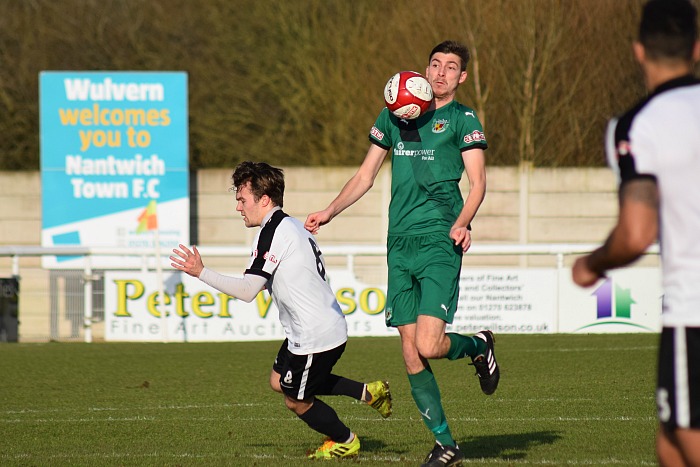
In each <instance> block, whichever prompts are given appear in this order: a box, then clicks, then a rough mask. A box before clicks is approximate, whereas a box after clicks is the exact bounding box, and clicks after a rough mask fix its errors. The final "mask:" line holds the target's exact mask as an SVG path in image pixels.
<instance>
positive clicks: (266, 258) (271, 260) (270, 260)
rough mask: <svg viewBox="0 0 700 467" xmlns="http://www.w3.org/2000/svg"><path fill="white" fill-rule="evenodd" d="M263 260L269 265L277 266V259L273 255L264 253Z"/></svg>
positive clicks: (267, 252)
mask: <svg viewBox="0 0 700 467" xmlns="http://www.w3.org/2000/svg"><path fill="white" fill-rule="evenodd" d="M263 259H264V260H267V261H269V262H271V263H275V264H277V257H276V256H275V255H273V254H270V252H269V251H266V252H265V254H264V255H263Z"/></svg>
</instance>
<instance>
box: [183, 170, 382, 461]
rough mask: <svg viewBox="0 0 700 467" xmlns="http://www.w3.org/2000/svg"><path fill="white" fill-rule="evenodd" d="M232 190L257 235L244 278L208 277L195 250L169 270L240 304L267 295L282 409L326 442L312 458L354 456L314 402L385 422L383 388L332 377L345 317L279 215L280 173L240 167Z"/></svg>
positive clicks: (354, 444)
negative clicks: (354, 404)
mask: <svg viewBox="0 0 700 467" xmlns="http://www.w3.org/2000/svg"><path fill="white" fill-rule="evenodd" d="M233 187H234V188H235V191H236V201H237V205H236V210H237V211H238V212H240V213H241V215H242V216H243V220H244V222H245V225H246V227H258V226H259V227H260V230H259V231H258V233H257V235H256V236H255V240H254V242H253V250H252V254H251V259H250V263H249V266H248V268H247V269H246V270H245V273H244V275H243V277H242V278H237V277H231V276H225V275H222V274H219V273H217V272H215V271H212V270H211V269H207V268H206V267H204V264H203V263H202V258H201V256H200V255H199V252H198V251H197V248H196V247H193V248H192V249H191V250H190V249H189V248H187V247H186V246H184V245H180V249H179V250H178V249H175V250H173V253H174V254H175V256H171V257H170V259H171V260H172V266H173V267H174V268H176V269H179V270H181V271H184V272H186V273H187V274H189V275H191V276H194V277H198V278H199V279H200V280H201V281H202V282H205V283H206V284H208V285H210V286H212V287H214V288H215V289H217V290H219V291H221V292H223V293H226V294H228V295H231V296H234V297H236V298H238V299H241V300H244V301H246V302H250V301H252V300H253V299H254V298H255V296H256V295H257V294H258V293H259V292H260V291H261V290H262V289H263V288H266V289H267V290H268V291H269V292H270V295H271V296H272V300H273V301H274V303H275V305H276V306H277V309H278V310H279V319H280V322H281V323H282V327H283V328H284V332H285V336H286V339H285V341H284V342H283V343H282V346H281V347H280V349H279V352H278V354H277V357H276V358H275V362H274V364H273V366H272V372H271V374H270V385H271V387H272V389H273V390H275V391H277V392H280V393H283V394H284V398H285V404H286V406H287V408H289V409H290V410H291V411H292V412H294V413H295V414H296V415H297V416H298V417H299V418H300V419H301V420H303V421H304V422H305V423H306V424H307V425H308V426H309V427H310V428H312V429H314V430H316V431H318V432H319V433H322V434H324V435H326V436H327V437H328V440H326V441H325V442H324V443H323V444H322V445H321V447H319V448H318V449H316V450H315V451H314V452H312V453H311V454H310V455H309V457H310V458H314V459H319V458H320V459H328V458H333V457H351V456H356V455H357V454H358V452H359V450H360V440H359V438H358V437H357V435H355V434H354V433H353V432H351V431H350V429H349V428H348V427H347V426H346V425H345V424H344V423H343V422H341V421H340V419H339V418H338V415H337V414H336V412H335V410H333V409H332V408H331V407H330V406H328V405H327V404H325V403H324V402H323V401H321V400H320V399H318V398H317V397H316V396H322V395H345V396H349V397H353V398H355V399H357V400H361V401H364V402H366V403H368V404H369V405H370V406H372V407H373V408H374V409H376V410H377V411H378V412H379V413H380V414H381V415H382V416H383V417H385V418H386V417H388V416H389V415H391V394H390V392H389V385H388V383H387V382H385V381H374V382H371V383H367V384H365V383H360V382H357V381H353V380H350V379H347V378H344V377H342V376H337V375H335V374H333V373H332V369H333V366H334V365H335V363H336V362H337V361H338V359H339V358H340V356H341V355H342V354H343V351H344V350H345V345H346V343H347V339H348V330H347V324H346V322H345V315H344V314H343V312H342V310H341V309H340V305H339V304H338V302H337V301H336V299H335V294H334V293H333V291H332V289H331V288H330V286H329V284H328V282H327V278H326V268H325V263H324V260H323V255H322V254H321V250H320V249H319V247H318V245H317V244H316V241H315V240H314V238H313V236H312V235H311V234H310V233H309V232H308V231H307V230H306V229H305V228H304V225H303V224H302V223H301V222H300V221H298V220H297V219H295V218H293V217H290V216H288V215H287V214H285V213H284V211H282V205H283V200H284V175H283V172H282V170H281V169H278V168H275V167H271V166H270V165H268V164H265V163H263V162H257V163H256V162H243V163H241V164H240V165H239V166H238V167H236V170H235V171H234V173H233Z"/></svg>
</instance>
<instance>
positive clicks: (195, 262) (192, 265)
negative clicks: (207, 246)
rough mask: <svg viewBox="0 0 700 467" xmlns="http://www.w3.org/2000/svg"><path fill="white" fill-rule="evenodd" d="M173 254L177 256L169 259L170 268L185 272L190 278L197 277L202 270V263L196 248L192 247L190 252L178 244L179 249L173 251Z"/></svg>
mask: <svg viewBox="0 0 700 467" xmlns="http://www.w3.org/2000/svg"><path fill="white" fill-rule="evenodd" d="M173 253H175V254H176V255H177V256H171V257H170V261H172V263H170V265H171V266H172V267H174V268H175V269H179V270H180V271H183V272H186V273H187V274H189V275H190V276H192V277H199V274H200V273H201V272H202V269H204V263H202V257H201V256H200V254H199V251H198V250H197V247H196V246H193V247H192V250H190V249H189V248H187V247H186V246H185V245H183V244H180V249H179V250H178V249H173Z"/></svg>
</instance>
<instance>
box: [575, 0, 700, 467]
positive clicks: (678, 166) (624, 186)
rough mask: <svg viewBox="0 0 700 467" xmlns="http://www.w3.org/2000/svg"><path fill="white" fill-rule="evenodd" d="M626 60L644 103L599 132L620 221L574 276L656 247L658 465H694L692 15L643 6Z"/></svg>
mask: <svg viewBox="0 0 700 467" xmlns="http://www.w3.org/2000/svg"><path fill="white" fill-rule="evenodd" d="M632 49H633V53H634V56H635V58H636V59H637V61H638V62H639V64H640V66H641V68H642V72H643V75H644V82H645V85H646V88H647V90H648V93H649V94H648V96H647V97H646V98H644V99H643V100H642V101H641V102H639V103H638V104H637V105H635V106H634V107H632V108H631V109H630V110H629V111H627V112H626V113H625V114H623V115H622V116H621V117H619V118H615V119H612V120H611V122H610V124H609V125H608V132H607V144H606V148H607V154H608V159H609V162H610V165H611V167H612V168H613V169H614V170H615V171H616V172H617V174H618V177H619V181H620V186H619V206H620V207H619V214H618V220H617V223H616V225H615V227H614V228H613V229H612V231H611V232H610V234H609V236H608V237H607V239H606V241H605V243H604V244H603V245H602V246H601V247H599V248H597V249H596V250H594V251H593V252H591V253H590V254H588V255H585V256H583V257H581V258H578V259H577V260H576V261H575V262H574V265H573V268H572V277H573V280H574V282H575V283H576V284H578V285H580V286H583V287H589V286H592V285H594V284H595V283H596V282H597V281H598V280H599V279H601V278H604V277H605V274H606V271H608V270H610V269H613V268H617V267H622V266H625V265H628V264H630V263H632V262H633V261H635V260H636V259H637V258H639V257H640V256H641V255H643V254H644V252H645V251H646V250H647V248H648V247H649V246H650V245H651V244H652V243H653V242H654V241H655V240H656V238H657V237H659V238H660V241H661V270H662V276H663V279H662V285H663V289H664V297H663V313H662V315H661V324H662V331H661V341H660V344H659V359H658V370H657V386H656V402H657V409H658V413H657V415H658V419H659V429H658V432H657V436H656V453H657V456H658V460H659V463H660V464H661V465H662V466H700V288H699V287H698V284H699V283H700V242H699V241H698V238H699V237H700V183H699V182H698V175H700V137H699V135H700V132H699V131H698V129H699V128H700V113H699V112H698V109H700V80H698V79H697V78H696V77H694V76H693V71H694V65H695V64H696V63H697V62H698V60H700V42H698V29H697V11H696V9H695V7H694V6H693V5H692V4H691V3H690V2H689V1H687V0H652V1H650V2H648V3H646V4H645V6H644V8H643V12H642V18H641V21H640V24H639V35H638V38H637V40H636V41H635V42H634V44H633V46H632Z"/></svg>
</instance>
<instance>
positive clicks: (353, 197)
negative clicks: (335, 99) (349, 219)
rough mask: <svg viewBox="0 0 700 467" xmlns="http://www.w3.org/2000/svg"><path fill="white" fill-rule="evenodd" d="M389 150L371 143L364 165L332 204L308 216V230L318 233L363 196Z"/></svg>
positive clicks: (306, 226)
mask: <svg viewBox="0 0 700 467" xmlns="http://www.w3.org/2000/svg"><path fill="white" fill-rule="evenodd" d="M388 152H389V151H388V150H386V149H383V148H380V147H379V146H377V145H375V144H372V145H370V147H369V150H368V151H367V155H366V156H365V160H364V161H363V162H362V165H360V168H359V169H358V170H357V172H355V175H353V176H352V178H350V180H348V182H347V183H346V184H345V186H344V187H343V189H342V190H340V193H339V194H338V196H336V197H335V199H334V200H333V201H331V204H329V205H328V207H327V208H326V209H324V210H322V211H317V212H313V213H311V214H309V215H308V216H307V217H306V222H305V223H304V227H305V228H306V230H308V231H309V232H311V233H312V234H316V233H318V229H319V228H320V227H321V226H322V225H325V224H327V223H329V222H330V221H331V220H333V218H334V217H335V216H337V215H338V214H340V213H341V212H343V211H344V210H345V209H347V208H348V207H350V206H352V205H353V204H354V203H355V202H356V201H357V200H358V199H360V198H362V196H363V195H364V194H365V193H367V192H368V191H369V189H370V188H372V185H374V179H375V178H376V177H377V174H378V173H379V169H380V168H381V167H382V162H383V161H384V158H385V157H386V155H387V153H388Z"/></svg>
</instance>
